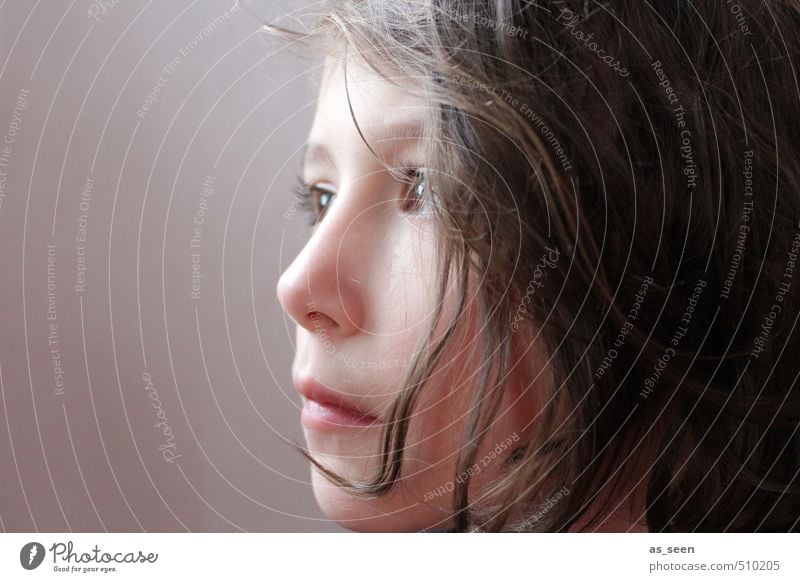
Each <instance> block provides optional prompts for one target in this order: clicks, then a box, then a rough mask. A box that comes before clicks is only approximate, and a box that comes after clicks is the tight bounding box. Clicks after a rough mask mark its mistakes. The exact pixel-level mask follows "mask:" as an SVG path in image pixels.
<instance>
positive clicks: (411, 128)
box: [302, 120, 422, 166]
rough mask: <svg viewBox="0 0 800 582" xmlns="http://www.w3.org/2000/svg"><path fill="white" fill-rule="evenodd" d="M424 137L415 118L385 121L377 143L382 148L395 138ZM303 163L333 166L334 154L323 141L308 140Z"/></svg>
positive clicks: (420, 126) (304, 148)
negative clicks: (381, 145)
mask: <svg viewBox="0 0 800 582" xmlns="http://www.w3.org/2000/svg"><path fill="white" fill-rule="evenodd" d="M421 137H422V124H421V123H420V122H418V121H415V120H401V121H395V122H388V123H387V122H384V123H381V124H380V128H379V131H378V136H377V139H375V140H374V141H375V143H376V144H377V148H378V149H380V144H382V143H386V142H389V143H391V142H393V141H395V140H407V139H419V138H421ZM302 160H303V165H304V166H305V165H309V166H310V165H314V164H316V165H321V166H332V165H333V155H332V154H331V152H330V150H329V149H328V148H327V147H325V145H324V144H323V143H321V142H307V143H306V144H305V145H304V146H303V157H302Z"/></svg>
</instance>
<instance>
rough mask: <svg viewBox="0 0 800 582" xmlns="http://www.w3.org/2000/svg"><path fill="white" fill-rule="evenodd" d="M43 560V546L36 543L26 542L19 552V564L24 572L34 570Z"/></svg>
mask: <svg viewBox="0 0 800 582" xmlns="http://www.w3.org/2000/svg"><path fill="white" fill-rule="evenodd" d="M43 560H44V546H43V545H42V544H40V543H38V542H28V543H27V544H25V545H24V546H22V549H21V550H20V551H19V563H20V564H22V567H23V568H25V569H26V570H35V569H36V568H38V567H39V566H40V565H41V563H42V561H43Z"/></svg>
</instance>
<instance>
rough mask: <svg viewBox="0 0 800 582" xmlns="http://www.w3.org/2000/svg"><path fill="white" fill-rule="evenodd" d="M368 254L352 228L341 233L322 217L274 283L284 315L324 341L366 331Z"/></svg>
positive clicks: (354, 226) (359, 231) (359, 234)
mask: <svg viewBox="0 0 800 582" xmlns="http://www.w3.org/2000/svg"><path fill="white" fill-rule="evenodd" d="M329 219H331V220H329ZM369 248H370V245H369V244H368V241H367V240H364V233H363V232H362V229H359V228H358V225H357V223H352V222H351V223H350V224H349V228H348V227H347V226H344V227H340V226H339V225H338V224H337V223H336V219H335V218H334V216H333V215H329V216H327V217H326V218H325V220H324V221H323V222H322V223H321V224H320V225H319V226H317V228H316V229H315V231H314V233H313V235H312V236H311V238H310V239H309V241H308V243H307V244H306V246H305V247H304V248H303V250H302V251H301V252H300V254H299V255H297V257H296V258H295V260H294V261H293V262H292V264H291V265H290V266H289V267H288V268H287V269H286V271H284V272H283V274H282V275H281V277H280V280H279V281H278V287H277V295H278V300H279V301H280V303H281V305H282V307H283V309H284V311H286V313H287V314H288V315H289V316H290V317H291V318H292V319H293V320H294V321H295V322H296V323H297V324H298V325H300V326H302V327H303V328H305V329H306V330H308V331H310V332H313V333H317V334H320V337H322V338H325V339H328V338H327V337H326V335H327V336H328V337H330V338H331V339H332V340H335V339H337V338H343V337H348V336H352V335H355V334H357V333H359V332H360V331H361V330H363V329H364V325H365V294H366V293H367V289H366V285H365V280H366V277H365V275H366V273H363V272H362V271H363V269H364V267H365V265H366V264H367V263H368V258H367V257H366V256H365V249H369ZM323 332H324V333H323Z"/></svg>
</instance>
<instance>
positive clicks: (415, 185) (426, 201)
mask: <svg viewBox="0 0 800 582" xmlns="http://www.w3.org/2000/svg"><path fill="white" fill-rule="evenodd" d="M406 176H407V178H408V180H407V181H408V183H409V187H408V190H406V192H405V196H404V198H403V200H402V202H401V204H400V210H402V211H403V212H409V213H413V214H419V215H421V216H431V215H432V214H433V196H432V192H430V189H429V186H428V178H427V170H425V169H424V168H414V169H412V170H409V171H408V172H406Z"/></svg>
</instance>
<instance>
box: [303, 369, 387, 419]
mask: <svg viewBox="0 0 800 582" xmlns="http://www.w3.org/2000/svg"><path fill="white" fill-rule="evenodd" d="M294 385H295V386H296V387H297V390H298V391H299V392H300V394H301V395H302V396H303V410H302V412H301V414H300V422H301V423H302V425H303V426H304V427H306V428H312V429H321V430H335V429H347V428H364V427H369V426H375V425H378V424H380V422H381V420H380V419H379V418H378V417H376V416H373V415H371V414H369V413H368V412H365V411H364V410H363V409H362V408H360V407H359V406H358V405H357V404H356V403H354V402H353V401H352V400H350V399H348V398H347V396H345V395H344V394H342V393H340V392H338V391H336V390H333V389H332V388H329V387H327V386H325V385H324V384H322V383H320V382H318V381H317V380H315V379H314V378H312V377H311V376H310V375H308V374H297V375H295V377H294Z"/></svg>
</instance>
